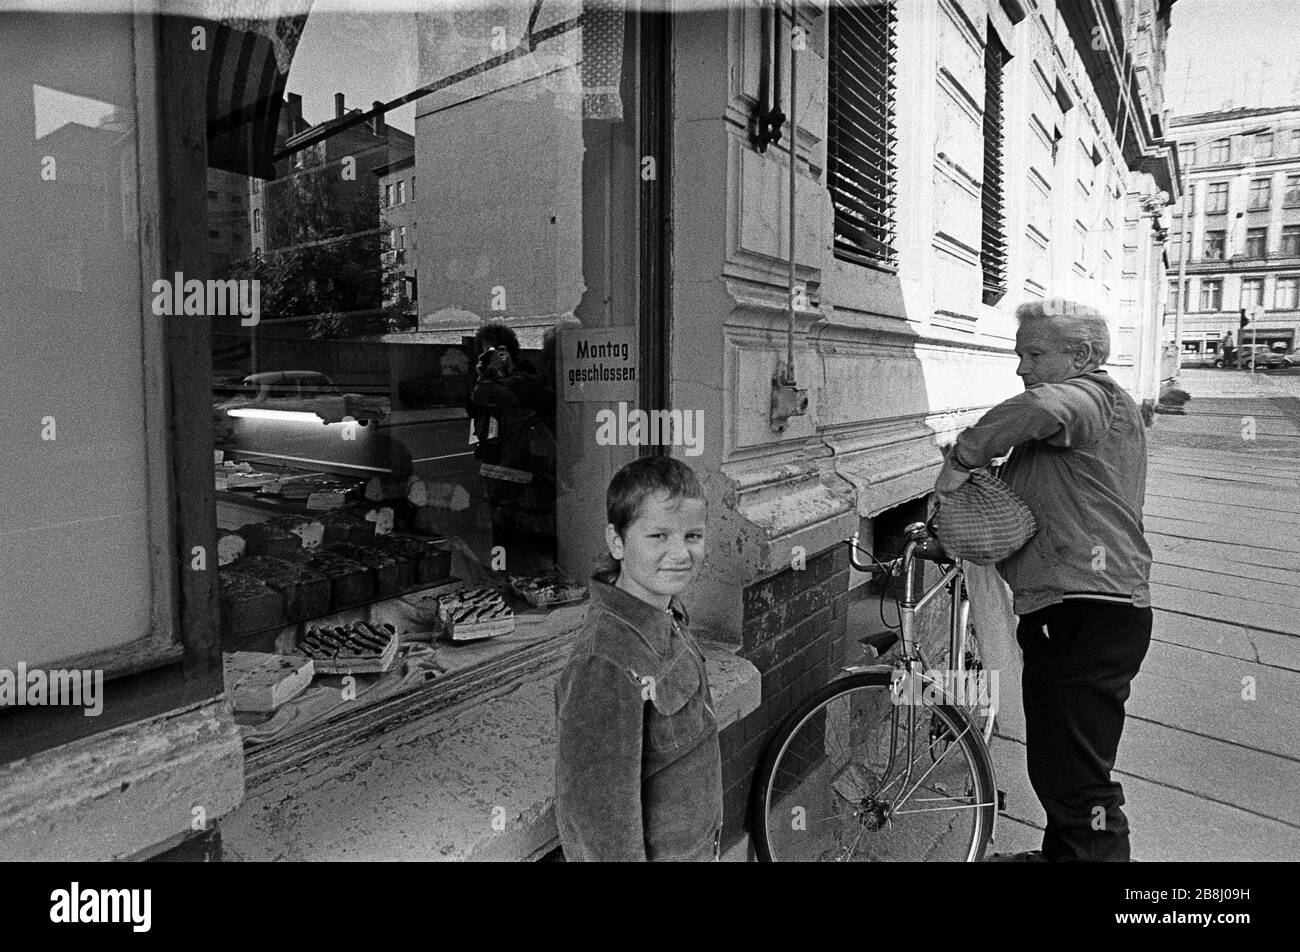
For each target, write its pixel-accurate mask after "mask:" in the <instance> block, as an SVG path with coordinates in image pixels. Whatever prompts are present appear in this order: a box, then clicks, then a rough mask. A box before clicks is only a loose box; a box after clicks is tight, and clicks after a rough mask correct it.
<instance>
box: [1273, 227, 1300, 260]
mask: <svg viewBox="0 0 1300 952" xmlns="http://www.w3.org/2000/svg"><path fill="white" fill-rule="evenodd" d="M1287 239H1291V240H1290V241H1288V240H1287ZM1278 254H1279V255H1281V256H1282V257H1284V258H1300V224H1297V225H1283V226H1282V240H1281V243H1280V245H1279V246H1278Z"/></svg>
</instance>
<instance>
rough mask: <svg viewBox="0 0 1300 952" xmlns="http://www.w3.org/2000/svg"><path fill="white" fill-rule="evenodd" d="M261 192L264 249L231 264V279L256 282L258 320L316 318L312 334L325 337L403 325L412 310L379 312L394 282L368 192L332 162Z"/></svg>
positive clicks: (370, 191) (378, 217)
mask: <svg viewBox="0 0 1300 952" xmlns="http://www.w3.org/2000/svg"><path fill="white" fill-rule="evenodd" d="M263 192H264V194H265V199H264V202H265V205H264V207H265V211H264V214H263V219H264V222H265V224H264V226H263V227H264V228H265V233H266V250H265V251H264V253H263V254H262V255H261V256H252V257H248V258H244V259H241V260H239V261H236V262H234V263H232V265H231V277H234V278H243V279H256V280H258V281H260V282H261V312H262V317H263V319H268V318H269V319H275V318H285V317H302V316H307V315H320V316H319V318H318V319H317V320H316V321H315V322H313V325H312V328H311V336H313V337H331V338H332V337H353V336H360V335H363V334H377V333H384V332H386V331H389V330H392V329H394V328H395V327H400V326H402V325H406V324H407V321H408V317H407V315H405V314H403V310H412V309H411V308H409V307H404V306H403V305H398V306H394V307H391V308H385V307H384V288H385V285H386V284H390V283H391V282H392V281H393V280H394V278H393V276H392V275H391V273H389V272H390V271H391V270H392V269H391V268H389V267H386V266H385V263H384V257H385V252H386V251H387V250H388V246H387V241H386V237H385V235H386V228H385V227H384V222H383V220H382V218H381V215H380V207H379V196H378V194H377V192H376V190H375V189H373V188H367V187H365V186H364V185H363V184H362V183H361V182H359V181H356V180H352V179H347V178H344V177H343V174H342V166H340V165H339V164H333V165H323V166H316V167H313V168H307V169H303V170H301V171H298V172H295V173H294V174H292V175H290V176H288V177H287V178H284V179H281V180H280V181H278V182H274V183H270V182H268V183H267V185H266V187H265V188H264V189H263ZM399 270H400V269H399ZM356 312H360V313H356ZM409 322H410V324H413V323H414V315H413V313H412V314H411V315H410V316H409Z"/></svg>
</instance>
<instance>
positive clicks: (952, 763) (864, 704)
mask: <svg viewBox="0 0 1300 952" xmlns="http://www.w3.org/2000/svg"><path fill="white" fill-rule="evenodd" d="M896 700H897V698H896V697H895V696H894V694H893V692H891V690H890V675H889V674H888V673H887V672H884V671H871V672H863V673H860V674H855V675H850V676H848V677H844V678H840V679H838V680H836V681H832V682H831V683H830V684H828V685H826V686H825V687H824V688H823V689H822V690H821V691H819V692H817V693H816V694H814V695H813V696H812V697H810V698H809V699H808V700H807V701H806V702H805V703H804V704H803V705H801V706H800V707H799V708H798V709H797V710H796V711H795V712H794V713H793V714H791V715H790V717H789V718H787V719H786V721H785V723H784V724H782V725H781V728H780V729H779V730H778V731H777V733H776V736H775V737H774V738H773V739H772V742H771V744H770V745H769V747H768V749H767V752H766V755H765V756H764V758H763V763H762V765H761V767H760V768H759V772H758V776H757V777H756V779H755V794H754V800H753V805H752V814H751V824H750V827H751V830H750V832H751V835H752V836H753V839H754V848H755V851H756V852H757V854H758V858H759V859H760V860H762V861H765V862H782V863H784V862H800V861H822V862H825V861H838V862H846V861H859V862H861V861H869V862H871V861H874V862H879V861H900V860H901V861H906V860H951V861H958V862H963V861H964V862H970V861H975V860H978V859H980V858H981V857H982V856H983V855H984V849H985V847H986V846H987V845H988V841H989V838H990V837H991V836H992V833H993V820H994V815H995V811H996V804H997V799H996V796H997V795H996V792H995V790H994V780H993V765H992V763H991V761H990V760H989V755H988V750H987V748H986V747H985V746H984V744H983V742H982V740H980V738H979V735H978V731H977V730H976V728H975V726H974V724H973V723H972V721H971V720H970V718H969V716H967V715H966V714H965V713H964V712H962V711H960V710H959V709H957V708H954V707H951V706H948V705H933V706H909V705H907V704H899V703H896ZM909 739H910V743H909ZM909 768H910V769H909Z"/></svg>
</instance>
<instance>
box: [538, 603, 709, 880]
mask: <svg viewBox="0 0 1300 952" xmlns="http://www.w3.org/2000/svg"><path fill="white" fill-rule="evenodd" d="M591 594H592V604H591V608H590V610H589V611H588V614H587V621H586V625H585V627H584V628H583V631H582V634H581V635H580V636H579V639H578V641H577V643H576V644H575V646H574V649H573V653H572V654H571V655H570V657H569V663H568V666H567V667H566V668H565V670H564V672H563V674H561V676H560V679H559V681H558V682H557V684H556V691H555V703H556V725H557V728H558V735H559V738H558V746H559V750H558V754H557V757H556V764H555V786H556V796H555V813H556V820H557V822H558V825H559V829H560V842H561V844H562V845H563V847H564V855H565V858H566V859H568V860H570V861H575V860H615V861H628V860H631V861H636V860H688V859H700V860H708V859H713V858H714V857H715V855H716V850H717V843H718V837H719V834H720V831H721V827H722V763H721V755H720V752H719V747H718V724H717V720H716V718H715V717H714V712H713V699H712V695H711V694H710V692H709V682H708V675H707V672H706V670H705V665H704V656H703V655H702V654H701V653H700V650H699V647H698V646H697V645H696V643H695V639H694V638H693V637H692V636H691V634H690V632H689V631H688V630H687V628H686V613H685V610H684V609H683V608H682V606H681V603H680V602H678V601H677V600H676V599H673V603H672V607H671V608H670V609H669V610H668V611H661V610H659V609H657V608H655V607H654V606H653V605H650V604H648V603H646V602H643V601H642V600H641V599H639V598H636V597H635V596H633V595H629V594H628V593H627V592H625V591H623V590H622V589H619V588H615V587H614V586H612V585H607V584H605V583H604V582H600V581H596V580H593V581H592V584H591Z"/></svg>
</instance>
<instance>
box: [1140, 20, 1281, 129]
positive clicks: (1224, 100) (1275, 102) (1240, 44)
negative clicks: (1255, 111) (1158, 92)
mask: <svg viewBox="0 0 1300 952" xmlns="http://www.w3.org/2000/svg"><path fill="white" fill-rule="evenodd" d="M1297 103H1300V0H1177V2H1176V3H1175V4H1174V8H1173V13H1172V15H1171V17H1170V27H1169V48H1168V51H1167V59H1166V72H1165V105H1166V106H1167V107H1168V108H1169V111H1170V115H1172V116H1182V115H1189V114H1191V113H1197V112H1208V111H1210V110H1215V109H1223V108H1235V109H1240V108H1243V107H1256V106H1288V105H1294V104H1297Z"/></svg>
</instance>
